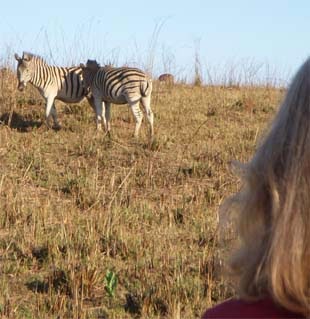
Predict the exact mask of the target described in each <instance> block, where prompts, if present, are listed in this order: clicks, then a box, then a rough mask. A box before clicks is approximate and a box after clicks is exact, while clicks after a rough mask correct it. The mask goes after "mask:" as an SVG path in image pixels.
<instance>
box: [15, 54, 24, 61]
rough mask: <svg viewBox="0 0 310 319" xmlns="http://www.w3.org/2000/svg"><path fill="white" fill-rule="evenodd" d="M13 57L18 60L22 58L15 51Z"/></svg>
mask: <svg viewBox="0 0 310 319" xmlns="http://www.w3.org/2000/svg"><path fill="white" fill-rule="evenodd" d="M14 57H15V59H16V60H17V61H20V60H21V59H22V58H20V57H19V55H18V54H17V53H15V54H14Z"/></svg>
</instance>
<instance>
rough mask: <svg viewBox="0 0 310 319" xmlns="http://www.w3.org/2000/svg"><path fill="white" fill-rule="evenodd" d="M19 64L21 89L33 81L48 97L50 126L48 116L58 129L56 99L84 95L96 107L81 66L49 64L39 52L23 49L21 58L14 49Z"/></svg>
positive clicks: (69, 100)
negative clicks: (85, 83) (85, 84)
mask: <svg viewBox="0 0 310 319" xmlns="http://www.w3.org/2000/svg"><path fill="white" fill-rule="evenodd" d="M15 59H16V60H17V61H18V64H17V79H18V90H20V91H23V90H24V88H25V87H26V85H27V83H28V82H30V83H31V84H32V85H34V86H35V87H36V88H37V89H38V90H39V92H40V94H41V95H42V96H43V97H44V98H45V101H46V109H45V112H46V124H47V126H48V127H49V128H50V127H51V126H50V123H49V118H50V115H52V117H53V121H54V126H55V128H56V129H59V128H60V127H61V126H60V124H59V122H58V118H57V112H56V108H55V99H57V100H60V101H63V102H67V103H77V102H80V101H81V100H82V99H83V98H84V97H86V98H87V100H88V102H89V103H90V105H91V106H92V108H93V109H94V104H93V98H92V96H91V95H90V94H88V91H87V90H86V89H85V86H84V84H83V74H82V69H81V68H80V67H57V66H51V65H48V64H47V63H46V62H45V61H44V60H43V59H42V58H41V57H40V56H37V55H34V54H32V53H28V52H23V56H22V58H20V57H19V55H18V54H17V53H15Z"/></svg>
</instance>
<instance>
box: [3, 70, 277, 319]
mask: <svg viewBox="0 0 310 319" xmlns="http://www.w3.org/2000/svg"><path fill="white" fill-rule="evenodd" d="M16 86H17V82H16V76H15V74H14V73H12V71H10V70H6V69H1V72H0V317H1V318H14V319H19V318H27V319H30V318H81V319H83V318H98V319H99V318H101V319H103V318H106V319H112V318H123V319H125V318H176V319H180V318H184V319H187V318H200V316H201V314H202V312H203V311H204V310H205V309H206V308H207V307H209V306H211V305H213V304H215V303H217V302H219V301H221V300H223V299H225V298H227V297H229V296H231V295H233V294H234V291H233V289H232V288H231V285H230V283H229V281H228V280H227V278H225V277H223V276H222V274H221V271H220V270H221V258H222V257H221V256H220V246H221V243H220V242H219V240H218V238H217V231H216V229H217V222H218V207H219V205H220V203H221V202H222V201H223V199H225V198H226V197H227V196H229V195H230V194H231V193H233V192H234V191H235V190H236V189H237V188H238V180H237V178H236V177H235V176H234V175H233V174H232V173H231V172H230V170H229V162H230V161H231V160H233V159H236V160H240V161H246V160H247V159H248V158H249V157H250V156H251V154H252V153H253V151H254V149H255V145H256V143H257V141H258V140H259V136H261V134H262V132H263V130H264V128H265V127H266V125H267V123H268V122H269V120H270V119H271V117H272V115H273V114H274V112H275V110H276V109H277V107H278V104H279V102H280V101H281V99H282V97H283V91H281V90H279V89H275V88H272V87H216V86H191V85H185V84H175V85H174V86H170V87H165V86H160V87H158V86H157V83H155V85H154V86H155V88H154V93H153V101H152V108H153V111H154V113H155V139H154V141H153V142H152V143H149V141H148V138H147V122H146V121H143V123H142V127H141V137H140V139H139V140H137V141H136V140H134V139H133V138H132V133H133V130H134V120H133V118H132V116H131V114H130V113H129V111H128V108H127V106H116V105H114V106H113V107H112V137H111V139H110V138H108V137H107V136H104V134H98V133H97V132H96V130H95V121H94V114H93V112H92V110H91V108H90V107H89V105H88V104H87V102H86V101H85V102H83V103H81V104H77V105H65V104H62V103H60V102H56V107H57V110H58V114H59V118H60V120H61V123H62V129H61V130H59V131H53V130H48V129H47V128H46V126H45V124H44V102H43V100H42V98H41V97H40V96H39V95H38V93H37V92H36V90H34V89H33V88H31V85H29V86H27V89H26V91H25V92H23V93H20V92H18V91H17V90H16ZM226 248H227V250H229V247H226Z"/></svg>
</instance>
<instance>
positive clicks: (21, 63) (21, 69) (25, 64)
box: [15, 52, 33, 91]
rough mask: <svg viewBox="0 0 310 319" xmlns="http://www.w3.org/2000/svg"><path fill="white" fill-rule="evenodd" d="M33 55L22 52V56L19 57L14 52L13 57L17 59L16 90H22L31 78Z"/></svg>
mask: <svg viewBox="0 0 310 319" xmlns="http://www.w3.org/2000/svg"><path fill="white" fill-rule="evenodd" d="M32 58H33V56H32V55H31V54H28V53H25V52H24V53H23V57H22V58H20V57H19V55H18V54H17V53H15V59H16V60H17V62H18V64H17V79H18V87H17V88H18V90H20V91H23V90H24V88H25V87H26V85H27V82H29V81H30V80H31V77H32V73H33V71H32V64H31V60H32Z"/></svg>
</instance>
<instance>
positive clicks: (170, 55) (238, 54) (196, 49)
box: [0, 0, 310, 79]
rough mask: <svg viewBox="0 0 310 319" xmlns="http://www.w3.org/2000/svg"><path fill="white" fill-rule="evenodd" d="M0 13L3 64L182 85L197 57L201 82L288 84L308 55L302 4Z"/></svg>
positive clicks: (206, 3) (210, 2) (255, 1)
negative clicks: (125, 67) (239, 78)
mask: <svg viewBox="0 0 310 319" xmlns="http://www.w3.org/2000/svg"><path fill="white" fill-rule="evenodd" d="M1 12H2V17H1V19H0V50H1V51H0V52H1V53H0V59H2V60H4V59H5V58H7V57H12V53H14V52H17V53H19V54H21V53H22V51H23V50H25V51H30V52H33V53H37V54H40V55H42V56H43V57H45V58H46V59H47V60H48V61H49V62H51V63H54V64H60V65H66V64H70V65H71V64H78V63H80V62H84V61H85V60H86V59H87V58H96V59H98V60H99V61H100V62H101V63H104V62H108V61H111V62H114V63H116V64H124V63H126V64H133V65H138V66H140V67H144V68H148V67H149V66H150V65H151V61H153V62H154V64H153V73H154V74H158V73H161V72H164V71H169V72H172V73H175V74H177V75H178V76H179V77H181V78H182V77H189V76H191V74H192V73H193V70H194V59H195V54H197V55H198V58H199V61H200V68H201V70H202V73H203V76H204V77H205V78H207V77H208V76H211V77H214V78H215V77H216V76H218V77H221V74H222V73H225V72H226V76H228V73H229V72H232V73H233V72H236V74H239V73H240V72H241V71H240V70H241V69H242V70H243V71H244V72H249V73H255V72H256V71H257V70H258V69H260V72H261V73H262V74H263V76H266V77H267V75H268V76H271V77H272V76H274V77H279V78H283V79H286V78H287V77H288V76H289V75H290V74H291V72H294V71H295V70H296V68H297V67H298V66H299V65H300V63H301V62H302V61H303V60H304V59H305V58H307V56H308V55H309V52H310V50H309V48H310V37H309V34H310V1H307V0H299V1H296V0H295V1H293V0H282V1H280V0H269V1H267V0H252V1H250V0H247V1H246V0H216V1H215V0H188V1H183V0H179V1H176V0H171V1H168V0H166V1H164V0H155V1H145V0H144V1H142V0H131V1H128V0H123V1H122V0H119V1H105V0H89V1H78V0H76V1H71V0H53V1H45V2H44V1H43V2H42V0H40V1H38V0H31V1H20V3H16V1H5V2H4V3H3V4H1ZM12 63H13V62H12ZM235 69H238V70H239V71H238V72H239V73H238V72H237V71H235ZM255 70H256V71H255ZM267 73H268V74H267ZM236 74H235V76H236Z"/></svg>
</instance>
